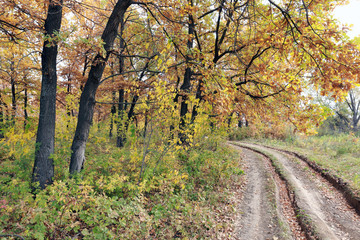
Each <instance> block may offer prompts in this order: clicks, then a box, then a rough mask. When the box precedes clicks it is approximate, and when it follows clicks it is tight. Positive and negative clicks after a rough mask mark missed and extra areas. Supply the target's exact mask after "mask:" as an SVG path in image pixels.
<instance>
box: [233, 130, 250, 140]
mask: <svg viewBox="0 0 360 240" xmlns="http://www.w3.org/2000/svg"><path fill="white" fill-rule="evenodd" d="M250 137H251V129H250V128H249V127H241V128H234V129H231V131H230V133H229V140H231V141H240V140H244V139H246V138H250Z"/></svg>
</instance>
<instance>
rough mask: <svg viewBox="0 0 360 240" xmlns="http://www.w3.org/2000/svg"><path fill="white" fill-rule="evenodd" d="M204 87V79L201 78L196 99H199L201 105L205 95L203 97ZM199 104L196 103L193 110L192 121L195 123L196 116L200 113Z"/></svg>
mask: <svg viewBox="0 0 360 240" xmlns="http://www.w3.org/2000/svg"><path fill="white" fill-rule="evenodd" d="M202 88H203V81H202V80H201V79H200V80H199V84H198V87H197V89H196V99H199V103H198V104H199V105H200V102H201V101H202V99H203V97H202ZM198 107H199V106H198V105H196V104H195V105H194V107H193V110H192V113H191V123H194V122H195V119H196V116H197V115H198V111H197V110H198Z"/></svg>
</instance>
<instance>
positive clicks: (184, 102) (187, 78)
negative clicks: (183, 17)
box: [179, 0, 195, 143]
mask: <svg viewBox="0 0 360 240" xmlns="http://www.w3.org/2000/svg"><path fill="white" fill-rule="evenodd" d="M189 3H190V4H191V6H192V5H193V3H192V0H190V1H189ZM194 30H195V24H194V19H193V17H192V15H189V28H188V34H189V35H190V36H193V35H194ZM187 48H188V50H189V51H191V49H192V48H193V38H190V39H189V40H188V42H187ZM190 60H191V57H189V56H187V57H186V63H187V64H189V63H190ZM191 76H192V70H191V68H190V67H189V66H188V67H186V69H185V75H184V82H183V84H182V85H181V87H180V91H181V95H182V98H181V104H180V126H179V128H180V132H179V139H180V142H181V143H186V141H187V136H186V133H185V130H186V114H187V113H188V96H187V95H188V94H189V93H190V88H191Z"/></svg>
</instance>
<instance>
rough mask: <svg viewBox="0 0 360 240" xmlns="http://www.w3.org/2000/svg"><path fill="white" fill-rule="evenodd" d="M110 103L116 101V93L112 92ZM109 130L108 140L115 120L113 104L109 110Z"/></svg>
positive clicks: (111, 135)
mask: <svg viewBox="0 0 360 240" xmlns="http://www.w3.org/2000/svg"><path fill="white" fill-rule="evenodd" d="M112 101H113V102H115V101H116V93H115V92H112ZM110 113H111V115H110V130H109V138H112V137H113V129H114V118H115V114H116V106H115V104H113V105H112V106H111V110H110Z"/></svg>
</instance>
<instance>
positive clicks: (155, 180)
mask: <svg viewBox="0 0 360 240" xmlns="http://www.w3.org/2000/svg"><path fill="white" fill-rule="evenodd" d="M68 124H69V123H68ZM62 129H67V130H64V131H63V132H62V133H58V134H57V141H56V153H55V154H54V156H53V158H54V163H55V179H54V184H53V185H51V186H48V187H47V188H46V189H45V190H43V191H38V192H37V194H36V197H34V195H33V194H32V193H31V184H30V179H31V172H32V164H33V159H34V153H33V152H34V151H33V149H34V148H35V146H34V134H33V133H32V132H30V131H29V132H27V133H17V132H16V131H15V130H11V131H10V130H9V132H8V133H7V134H8V135H7V138H5V139H6V140H3V141H2V142H1V144H0V184H1V185H0V195H1V197H0V235H1V234H17V235H20V236H22V237H24V238H26V239H155V238H156V239H171V238H185V239H186V238H188V239H201V238H216V237H217V236H218V234H219V232H226V231H227V229H229V226H227V225H226V224H224V223H221V224H219V221H220V220H219V219H221V218H224V217H223V215H226V214H230V213H229V212H226V211H224V210H223V209H221V205H222V204H226V202H227V200H226V199H227V198H228V194H229V191H228V187H229V179H230V178H232V177H234V176H236V175H240V174H242V170H241V169H240V168H238V167H236V166H238V159H237V158H236V155H235V153H234V152H233V151H232V150H230V149H229V148H227V147H226V146H225V144H224V140H223V138H222V137H219V135H216V134H215V135H212V136H214V137H210V136H209V137H205V135H202V136H200V137H199V138H198V139H194V140H193V147H191V148H188V149H184V148H182V147H178V146H176V144H171V143H170V142H166V141H164V140H163V139H162V138H161V137H162V134H161V133H154V134H153V137H152V138H151V139H150V140H149V141H151V144H149V146H150V147H149V149H144V148H143V147H142V146H143V145H144V143H145V142H146V141H147V140H146V138H141V134H140V133H135V132H134V134H131V133H130V134H129V139H128V143H127V145H126V146H125V147H124V148H116V147H114V145H115V143H114V141H115V140H109V139H108V138H107V137H104V136H106V133H104V132H101V130H102V129H103V127H100V128H97V127H96V126H94V127H93V129H92V134H91V137H90V140H89V144H88V147H87V156H86V167H85V169H84V170H83V172H82V173H81V174H79V175H77V176H75V177H73V178H69V174H68V163H69V156H70V145H69V142H71V141H70V137H71V136H72V131H73V128H72V126H71V124H70V125H69V126H68V128H62ZM141 166H142V167H141ZM141 169H143V170H142V171H141ZM140 172H141V174H140ZM220 222H221V221H220ZM226 234H231V233H230V232H229V233H226Z"/></svg>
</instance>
